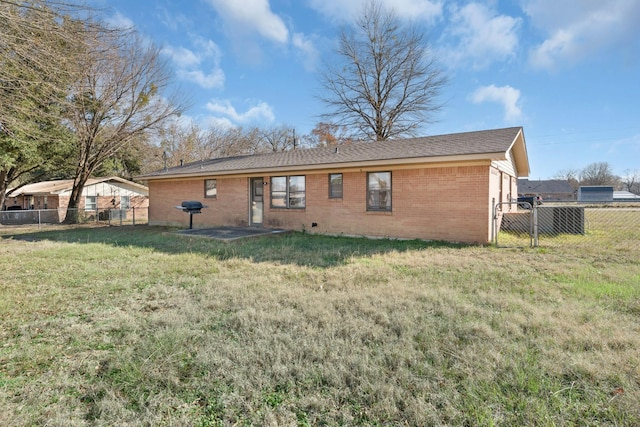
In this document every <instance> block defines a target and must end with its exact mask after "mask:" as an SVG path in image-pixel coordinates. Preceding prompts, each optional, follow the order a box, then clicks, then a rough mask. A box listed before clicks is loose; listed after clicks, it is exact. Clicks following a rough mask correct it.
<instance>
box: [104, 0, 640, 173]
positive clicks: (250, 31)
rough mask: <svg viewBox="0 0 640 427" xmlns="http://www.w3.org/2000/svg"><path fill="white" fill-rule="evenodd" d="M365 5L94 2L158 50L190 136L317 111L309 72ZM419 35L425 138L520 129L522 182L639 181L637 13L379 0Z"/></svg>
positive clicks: (291, 122)
mask: <svg viewBox="0 0 640 427" xmlns="http://www.w3.org/2000/svg"><path fill="white" fill-rule="evenodd" d="M364 1H365V0H183V1H178V0H174V1H171V0H93V1H92V3H93V4H94V5H95V6H98V7H100V8H102V10H103V11H104V15H105V19H106V20H108V22H110V23H111V24H112V25H118V26H133V27H135V28H136V29H137V30H138V31H139V32H140V33H141V34H142V35H143V36H144V37H145V38H147V39H148V40H150V41H152V42H154V43H155V44H157V45H158V46H159V47H161V48H162V52H163V55H165V56H166V58H167V60H168V61H170V64H171V66H172V67H173V69H174V71H175V76H176V79H175V81H176V84H177V85H179V87H180V90H183V91H185V93H186V94H187V95H188V96H190V98H191V99H192V101H193V106H192V107H191V108H190V109H189V110H188V111H187V112H186V115H185V119H187V120H193V121H195V122H196V123H197V124H198V125H199V126H201V127H203V128H207V127H209V126H212V125H215V126H254V125H255V126H261V127H271V126H280V125H287V126H291V127H292V128H295V129H296V132H297V133H298V134H304V133H308V132H309V131H310V130H311V129H312V128H313V127H314V126H315V125H316V123H318V122H319V121H320V117H319V115H320V114H322V113H323V112H324V111H325V109H324V107H323V105H322V104H321V103H320V102H319V101H318V100H317V95H318V94H319V93H320V92H319V91H320V84H319V82H320V78H319V76H320V74H319V73H320V71H321V70H322V67H323V61H326V60H328V58H330V56H331V54H332V52H333V51H334V48H335V46H336V37H337V34H338V32H339V29H340V27H341V26H343V25H349V24H350V23H351V22H352V20H353V18H354V16H356V15H357V13H358V12H359V11H360V10H361V7H362V4H363V2H364ZM381 3H383V4H385V5H389V6H393V8H394V9H395V10H396V12H397V13H398V15H399V16H400V17H401V18H402V19H403V20H406V22H407V23H412V24H416V25H419V26H420V27H421V28H422V29H423V30H424V33H425V35H426V36H427V38H428V40H429V42H430V45H431V50H432V52H433V53H435V54H436V55H437V56H438V58H439V63H440V66H441V68H442V70H443V71H444V72H445V73H446V74H447V75H448V76H449V78H450V82H449V84H448V86H446V87H445V88H444V90H443V92H442V101H444V102H445V107H444V109H443V110H442V111H441V112H440V113H438V115H437V116H436V119H437V120H438V122H437V123H435V124H431V125H429V126H426V127H425V128H424V129H422V132H421V134H422V135H435V134H443V133H453V132H460V131H470V130H481V129H492V128H500V127H508V126H523V127H524V133H525V138H526V142H527V148H528V153H529V161H530V164H531V170H532V172H531V175H530V178H531V179H538V178H540V179H546V178H552V177H554V176H555V175H556V174H557V173H558V172H560V171H562V170H567V169H582V168H583V167H585V166H587V165H588V164H590V163H593V162H602V161H605V162H609V164H610V165H611V166H612V167H613V170H614V172H615V173H617V174H619V175H623V174H624V173H625V171H627V170H640V25H638V23H640V1H638V0H607V1H602V0H562V1H558V0H520V1H518V0H513V1H490V0H489V1H484V2H466V1H445V0H381Z"/></svg>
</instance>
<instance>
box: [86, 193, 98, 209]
mask: <svg viewBox="0 0 640 427" xmlns="http://www.w3.org/2000/svg"><path fill="white" fill-rule="evenodd" d="M84 208H85V209H86V210H88V211H95V210H96V209H97V208H98V204H97V203H96V196H87V197H85V199H84Z"/></svg>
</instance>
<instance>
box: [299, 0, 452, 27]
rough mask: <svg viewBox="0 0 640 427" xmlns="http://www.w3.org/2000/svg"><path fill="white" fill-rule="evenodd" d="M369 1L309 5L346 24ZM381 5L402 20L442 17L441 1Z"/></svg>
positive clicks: (314, 0) (385, 0) (399, 0)
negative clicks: (392, 10) (390, 9)
mask: <svg viewBox="0 0 640 427" xmlns="http://www.w3.org/2000/svg"><path fill="white" fill-rule="evenodd" d="M368 1H369V0H349V1H345V0H310V1H309V5H310V6H311V7H312V8H313V9H315V10H316V11H318V12H320V13H322V14H323V15H325V16H327V17H329V18H331V19H334V20H337V21H339V22H346V21H349V20H352V19H353V18H354V17H356V16H357V15H358V14H359V13H360V12H361V11H362V8H363V6H365V5H366V4H367V2H368ZM380 3H381V4H382V5H383V6H385V7H387V8H393V9H394V10H395V11H396V13H397V14H398V16H399V17H400V18H404V19H412V20H413V19H420V20H424V21H427V22H429V23H433V22H434V21H435V20H437V19H438V18H439V17H440V16H442V4H443V1H441V0H436V1H432V0H380Z"/></svg>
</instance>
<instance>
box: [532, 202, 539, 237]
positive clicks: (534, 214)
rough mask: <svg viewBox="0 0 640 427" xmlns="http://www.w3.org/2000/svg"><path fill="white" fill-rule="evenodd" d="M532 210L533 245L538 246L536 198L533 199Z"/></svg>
mask: <svg viewBox="0 0 640 427" xmlns="http://www.w3.org/2000/svg"><path fill="white" fill-rule="evenodd" d="M532 210H533V215H532V222H533V247H534V248H537V247H538V203H537V202H536V200H534V201H533V206H532Z"/></svg>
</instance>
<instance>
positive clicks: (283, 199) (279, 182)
mask: <svg viewBox="0 0 640 427" xmlns="http://www.w3.org/2000/svg"><path fill="white" fill-rule="evenodd" d="M305 182H306V181H305V177H304V176H274V177H272V178H271V207H272V208H283V209H303V208H304V207H305V206H306V187H305Z"/></svg>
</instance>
